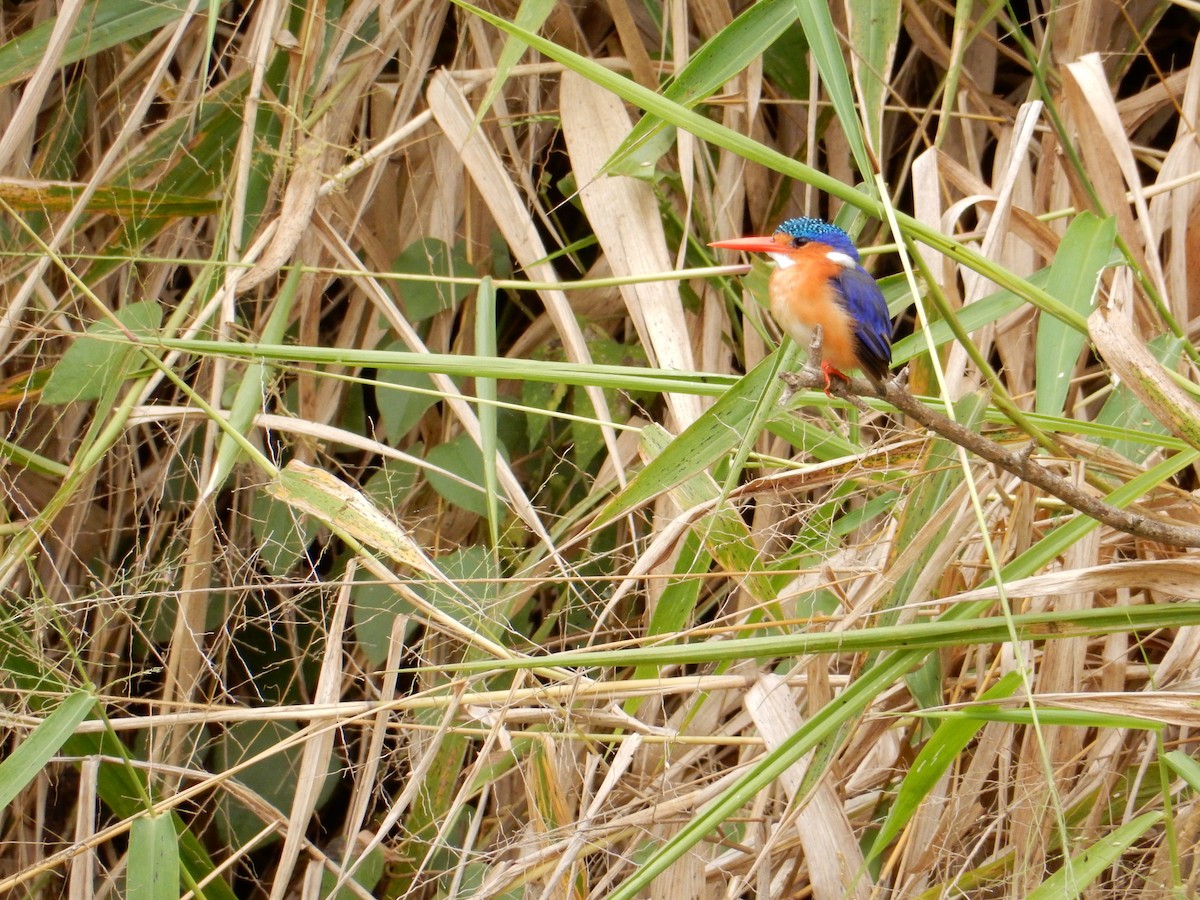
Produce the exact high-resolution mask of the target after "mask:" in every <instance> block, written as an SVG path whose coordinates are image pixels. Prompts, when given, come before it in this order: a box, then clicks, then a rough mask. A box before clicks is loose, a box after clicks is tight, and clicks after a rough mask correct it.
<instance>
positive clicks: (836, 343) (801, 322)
mask: <svg viewBox="0 0 1200 900" xmlns="http://www.w3.org/2000/svg"><path fill="white" fill-rule="evenodd" d="M827 252H828V248H826V247H823V246H821V245H819V244H809V245H807V246H805V247H803V248H801V249H800V250H798V251H795V252H794V253H792V254H790V255H791V256H792V258H793V259H795V263H794V264H793V265H790V266H788V267H786V268H784V267H783V266H780V267H779V268H777V269H776V270H775V271H774V272H773V273H772V275H771V282H770V291H771V315H773V316H774V317H775V321H776V322H778V323H779V327H780V328H782V329H783V330H784V332H786V333H787V334H788V336H789V337H791V338H792V340H794V341H796V342H797V343H799V344H801V345H802V346H804V347H806V348H807V347H808V344H809V342H810V341H811V340H812V330H813V328H815V327H816V326H818V325H820V326H821V332H822V343H821V357H822V359H823V360H824V361H825V362H827V363H829V364H830V365H831V366H833V367H834V368H835V369H837V370H838V371H840V372H847V371H849V370H851V369H857V368H858V367H859V365H858V356H857V354H856V353H855V342H854V323H853V322H852V321H851V319H850V316H849V314H848V313H847V312H846V310H845V309H843V308H842V305H841V304H840V303H839V302H838V301H837V297H836V295H835V293H834V291H833V289H832V288H830V286H829V280H830V279H831V278H833V277H834V276H836V275H837V274H838V273H839V272H840V271H841V267H840V266H839V265H838V264H837V263H835V262H832V261H831V260H829V259H828V258H827V257H826V255H825V254H826V253H827Z"/></svg>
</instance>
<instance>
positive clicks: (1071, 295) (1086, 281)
mask: <svg viewBox="0 0 1200 900" xmlns="http://www.w3.org/2000/svg"><path fill="white" fill-rule="evenodd" d="M1116 237H1117V220H1116V219H1115V218H1114V217H1112V216H1110V217H1108V218H1107V219H1101V218H1099V217H1098V216H1095V215H1093V214H1092V213H1089V212H1084V213H1080V214H1079V215H1078V216H1076V217H1075V220H1074V221H1073V222H1071V225H1070V227H1068V228H1067V233H1066V234H1065V235H1063V239H1062V243H1061V244H1059V247H1058V253H1057V254H1056V255H1055V257H1054V263H1053V265H1051V266H1050V275H1049V278H1048V280H1047V282H1046V293H1048V294H1050V296H1052V297H1054V298H1055V299H1057V300H1061V301H1062V303H1063V305H1064V306H1066V307H1068V308H1069V309H1073V310H1075V311H1076V312H1077V313H1079V314H1080V315H1081V316H1085V317H1086V316H1087V315H1088V314H1089V313H1090V312H1091V311H1092V305H1093V302H1094V300H1095V297H1096V288H1097V287H1098V286H1099V284H1100V273H1101V272H1102V271H1103V270H1104V268H1105V267H1106V266H1107V265H1108V259H1109V256H1110V255H1111V254H1112V250H1113V245H1114V243H1115V242H1116ZM1086 341H1087V336H1086V335H1083V334H1081V333H1080V332H1078V331H1076V330H1075V329H1074V328H1071V327H1069V326H1067V325H1064V324H1063V323H1062V322H1061V321H1059V320H1058V319H1055V318H1053V317H1051V316H1042V317H1041V318H1040V319H1039V321H1038V332H1037V355H1036V360H1037V370H1036V371H1037V385H1036V390H1037V394H1036V397H1035V405H1034V409H1035V411H1036V412H1039V413H1042V414H1043V415H1048V416H1057V415H1060V414H1061V413H1062V411H1063V407H1064V405H1065V404H1066V400H1067V391H1068V390H1069V389H1070V387H1071V373H1072V372H1073V371H1075V364H1076V363H1077V362H1079V354H1080V353H1082V352H1083V347H1084V344H1085V342H1086Z"/></svg>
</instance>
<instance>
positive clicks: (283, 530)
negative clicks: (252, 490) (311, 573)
mask: <svg viewBox="0 0 1200 900" xmlns="http://www.w3.org/2000/svg"><path fill="white" fill-rule="evenodd" d="M317 527H318V526H317V523H315V522H314V521H313V520H312V519H311V518H309V517H308V516H305V515H302V514H300V513H298V512H297V511H295V510H293V509H292V508H291V507H290V506H288V505H287V504H286V503H284V502H283V501H282V500H277V499H276V498H274V497H272V496H271V495H270V494H268V493H266V492H265V491H258V492H257V493H256V494H255V497H254V502H253V504H252V506H251V508H250V531H251V533H252V534H253V535H254V538H255V540H256V541H257V542H258V558H259V560H260V561H261V562H262V565H263V567H264V568H265V569H266V570H267V572H269V573H270V574H271V575H273V576H275V577H276V578H282V577H283V576H285V575H287V574H288V573H289V572H290V571H292V569H293V568H294V567H295V565H296V563H298V562H299V561H300V558H301V557H302V556H304V553H305V550H306V549H307V548H308V545H309V544H310V543H312V540H313V538H314V537H315V536H316V533H317Z"/></svg>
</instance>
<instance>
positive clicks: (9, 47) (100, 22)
mask: <svg viewBox="0 0 1200 900" xmlns="http://www.w3.org/2000/svg"><path fill="white" fill-rule="evenodd" d="M189 5H190V4H189V0H97V2H95V3H89V4H87V5H86V6H85V7H84V8H83V9H82V10H81V11H80V13H79V16H78V18H77V19H76V21H75V27H74V29H73V30H72V33H71V36H70V37H69V38H68V39H67V44H66V48H65V49H64V50H63V54H62V56H61V57H60V59H59V64H60V65H61V66H69V65H71V64H72V63H77V62H79V61H80V60H81V59H84V58H86V57H88V56H92V55H93V54H96V53H99V52H100V51H101V50H108V49H109V48H111V47H116V46H117V45H118V44H124V43H126V42H128V41H132V40H133V39H135V38H138V37H141V36H142V35H144V34H149V33H150V32H152V31H157V30H158V29H159V28H162V27H163V26H164V25H169V24H170V23H171V22H174V21H175V20H176V19H178V18H179V17H180V16H182V15H183V13H184V11H185V10H186V9H187V8H188V6H189ZM54 24H55V20H54V19H52V18H51V19H46V20H45V21H43V22H41V23H39V24H38V25H35V26H34V27H33V28H31V29H29V30H28V31H27V32H25V33H24V34H22V35H21V36H19V37H18V38H17V39H16V40H13V41H9V42H8V43H7V44H4V45H3V46H0V85H5V84H12V83H13V82H14V81H20V80H21V79H22V78H28V77H29V76H30V75H32V74H33V71H34V69H36V68H37V66H38V65H39V64H40V63H41V61H42V56H43V55H44V54H45V52H46V48H47V46H48V45H49V42H50V33H51V32H52V31H53V30H54Z"/></svg>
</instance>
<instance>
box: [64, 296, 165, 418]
mask: <svg viewBox="0 0 1200 900" xmlns="http://www.w3.org/2000/svg"><path fill="white" fill-rule="evenodd" d="M115 315H116V318H117V319H118V320H119V321H120V322H121V324H122V325H123V326H124V327H125V328H126V329H128V330H129V331H130V332H132V333H133V334H135V335H137V336H138V337H150V336H151V335H154V334H155V333H156V332H157V331H158V326H159V323H160V322H161V321H162V308H161V307H160V306H159V305H158V303H157V302H155V301H153V300H143V301H141V302H140V303H130V304H128V305H126V306H123V307H121V308H120V309H119V310H117V312H116V313H115ZM118 338H121V339H120V340H118ZM123 338H124V334H123V332H122V329H121V328H120V327H119V326H118V325H117V324H116V323H114V322H111V321H109V320H108V319H102V320H101V321H99V322H95V323H93V324H92V325H90V326H89V327H88V329H87V331H86V332H84V334H83V335H82V336H80V337H79V338H77V339H76V341H75V343H73V344H72V345H71V346H70V347H68V348H67V352H66V353H64V354H63V357H62V359H61V360H60V361H59V363H58V365H56V366H55V367H54V371H53V372H51V373H50V378H49V380H47V382H46V387H45V389H44V390H43V391H42V400H44V401H45V402H46V403H53V404H59V403H74V402H75V401H78V400H98V399H100V397H102V396H104V395H105V394H106V393H107V392H109V391H115V390H116V389H117V388H118V387H119V386H120V385H121V383H122V382H123V381H124V380H125V379H126V378H128V377H129V375H130V373H132V372H133V371H134V369H135V363H136V361H137V359H138V356H139V351H138V350H137V348H136V347H135V346H133V345H132V344H131V343H129V342H128V341H126V340H124V339H123Z"/></svg>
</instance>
